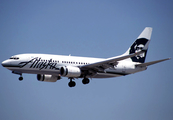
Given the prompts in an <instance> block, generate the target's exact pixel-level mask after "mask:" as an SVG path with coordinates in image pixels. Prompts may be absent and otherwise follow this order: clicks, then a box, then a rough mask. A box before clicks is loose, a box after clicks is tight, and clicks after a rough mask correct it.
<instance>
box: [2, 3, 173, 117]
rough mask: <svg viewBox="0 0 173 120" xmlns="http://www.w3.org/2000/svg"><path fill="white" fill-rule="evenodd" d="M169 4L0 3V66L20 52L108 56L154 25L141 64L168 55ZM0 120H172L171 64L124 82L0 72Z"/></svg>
mask: <svg viewBox="0 0 173 120" xmlns="http://www.w3.org/2000/svg"><path fill="white" fill-rule="evenodd" d="M172 5H173V2H172V1H171V0H164V1H161V0H160V1H158V0H131V1H129V0H82V1H80V0H73V1H71V0H47V1H45V0H17V1H14V0H4V1H2V0H1V1H0V49H1V50H0V56H1V57H0V62H2V61H3V60H5V59H8V58H9V57H10V56H12V55H15V54H20V53H47V54H61V55H69V54H71V55H75V56H86V57H100V58H108V57H113V56H117V55H120V54H123V53H124V52H125V51H126V50H127V49H128V47H129V46H130V45H131V44H132V43H133V42H134V40H135V39H136V38H137V37H138V35H139V34H140V33H141V32H142V30H143V29H144V28H145V27H153V34H152V37H151V42H150V46H149V50H148V54H147V59H146V61H148V62H149V61H153V60H158V59H163V58H168V57H171V58H173V7H172ZM0 76H1V79H0V119H1V120H48V119H49V120H72V119H73V120H172V119H173V60H169V61H166V62H163V63H160V64H156V65H153V66H150V67H149V68H148V69H147V70H146V71H144V72H140V73H136V74H133V75H129V76H125V77H117V78H110V79H92V80H91V82H90V83H89V84H88V85H83V84H82V81H81V80H82V79H77V80H75V81H76V84H77V85H76V87H74V88H69V87H68V82H69V80H68V79H67V78H63V79H61V80H60V81H57V82H56V83H48V82H39V81H37V79H36V75H33V74H24V75H23V77H24V80H23V81H22V82H20V81H19V80H18V77H19V76H18V75H15V74H12V73H11V72H10V71H9V70H7V69H5V68H3V67H2V66H1V67H0Z"/></svg>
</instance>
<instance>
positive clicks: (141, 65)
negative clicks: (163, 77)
mask: <svg viewBox="0 0 173 120" xmlns="http://www.w3.org/2000/svg"><path fill="white" fill-rule="evenodd" d="M170 59H171V58H167V59H162V60H156V61H152V62H147V63H142V64H138V65H136V66H140V67H146V66H149V65H153V64H156V63H159V62H163V61H165V60H170Z"/></svg>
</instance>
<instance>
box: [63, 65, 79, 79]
mask: <svg viewBox="0 0 173 120" xmlns="http://www.w3.org/2000/svg"><path fill="white" fill-rule="evenodd" d="M60 74H61V76H64V77H80V76H81V70H80V68H78V67H74V66H64V67H61V69H60Z"/></svg>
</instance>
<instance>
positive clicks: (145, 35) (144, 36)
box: [124, 27, 152, 63]
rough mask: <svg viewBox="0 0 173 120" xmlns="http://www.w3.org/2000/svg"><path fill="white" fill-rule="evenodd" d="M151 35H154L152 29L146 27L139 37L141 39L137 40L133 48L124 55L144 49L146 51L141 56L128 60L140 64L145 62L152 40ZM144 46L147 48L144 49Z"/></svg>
mask: <svg viewBox="0 0 173 120" xmlns="http://www.w3.org/2000/svg"><path fill="white" fill-rule="evenodd" d="M151 33H152V28H151V27H146V28H145V29H144V30H143V31H142V33H141V34H140V35H139V37H138V38H137V39H136V41H135V42H134V43H133V44H132V46H131V47H130V48H129V49H128V50H127V51H126V52H125V53H124V55H128V54H132V53H135V52H139V51H141V50H142V49H145V50H146V51H145V52H144V53H142V54H140V55H137V56H134V57H132V58H129V59H127V60H131V61H132V62H139V63H144V62H145V58H146V55H147V50H148V45H149V42H150V38H151ZM144 46H145V48H144Z"/></svg>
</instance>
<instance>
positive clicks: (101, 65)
mask: <svg viewBox="0 0 173 120" xmlns="http://www.w3.org/2000/svg"><path fill="white" fill-rule="evenodd" d="M144 52H145V50H142V51H140V52H137V53H133V54H129V55H124V56H118V57H112V58H108V59H106V60H103V61H100V62H96V63H92V64H88V65H84V66H80V68H81V70H93V71H95V72H97V71H104V70H105V69H107V68H109V67H114V66H115V65H117V64H118V61H121V60H124V59H127V58H131V57H134V56H136V55H139V54H141V53H144Z"/></svg>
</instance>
